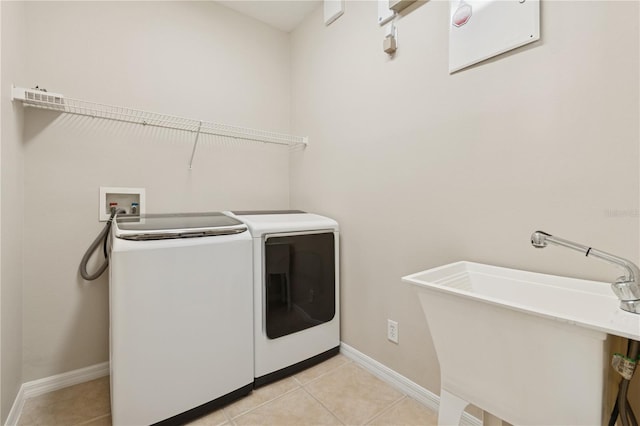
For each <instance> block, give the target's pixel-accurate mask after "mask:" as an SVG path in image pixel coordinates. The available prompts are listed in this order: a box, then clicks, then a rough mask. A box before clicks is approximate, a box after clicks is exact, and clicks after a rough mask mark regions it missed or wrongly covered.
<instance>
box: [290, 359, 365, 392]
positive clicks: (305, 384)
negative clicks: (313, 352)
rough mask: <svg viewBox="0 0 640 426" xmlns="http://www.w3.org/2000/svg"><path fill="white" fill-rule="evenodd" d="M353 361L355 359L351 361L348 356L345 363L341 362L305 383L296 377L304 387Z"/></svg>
mask: <svg viewBox="0 0 640 426" xmlns="http://www.w3.org/2000/svg"><path fill="white" fill-rule="evenodd" d="M345 358H347V357H345ZM352 362H353V361H351V360H350V359H349V358H347V362H345V363H343V364H340V365H338V366H337V367H334V368H332V369H331V370H329V371H325V372H324V373H322V374H321V375H319V376H318V377H316V378H313V379H311V380H309V381H307V382H305V383H302V382H300V381H299V380H298V379H296V381H298V383H300V386H303V387H304V386H307V385H309V384H311V383H314V382H317V381H318V380H320V379H322V378H323V377H325V376H327V375H328V374H330V373H333V372H334V371H336V370H337V369H339V368H342V367H344V366H346V365H347V364H350V363H352ZM294 378H295V377H294Z"/></svg>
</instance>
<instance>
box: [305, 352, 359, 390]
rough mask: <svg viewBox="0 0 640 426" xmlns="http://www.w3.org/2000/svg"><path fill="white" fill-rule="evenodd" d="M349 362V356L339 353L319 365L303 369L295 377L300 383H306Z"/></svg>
mask: <svg viewBox="0 0 640 426" xmlns="http://www.w3.org/2000/svg"><path fill="white" fill-rule="evenodd" d="M348 362H351V360H350V359H349V358H347V357H346V356H344V355H341V354H338V355H336V356H334V357H332V358H329V359H328V360H326V361H324V362H322V363H320V364H318V365H315V366H313V367H311V368H308V369H306V370H304V371H301V372H300V373H298V374H296V375H295V376H293V377H295V378H296V380H297V381H298V382H300V384H303V385H304V384H306V383H309V382H311V381H313V380H315V379H317V378H318V377H320V376H322V375H324V374H327V373H328V372H330V371H331V370H333V369H335V368H338V367H340V366H341V365H344V364H346V363H348Z"/></svg>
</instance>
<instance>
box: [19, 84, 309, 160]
mask: <svg viewBox="0 0 640 426" xmlns="http://www.w3.org/2000/svg"><path fill="white" fill-rule="evenodd" d="M12 100H19V101H22V103H23V105H25V106H30V107H35V108H42V109H48V110H54V111H60V112H63V113H67V114H76V115H82V116H87V117H94V118H103V119H106V120H114V121H120V122H125V123H136V124H141V125H143V126H152V127H161V128H166V129H176V130H183V131H187V132H193V133H196V143H197V137H198V136H199V135H200V134H208V135H216V136H224V137H228V138H234V139H242V140H249V141H256V142H264V143H272V144H278V145H289V146H296V145H307V138H306V137H304V136H292V135H287V134H284V133H276V132H268V131H265V130H258V129H250V128H246V127H238V126H231V125H226V124H218V123H213V122H209V121H199V120H194V119H190V118H184V117H177V116H173V115H167V114H159V113H155V112H149V111H142V110H137V109H133V108H128V107H121V106H114V105H107V104H101V103H97V102H90V101H83V100H80V99H74V98H69V97H66V96H63V95H61V94H57V93H50V92H46V91H43V90H41V89H24V88H19V87H13V88H12ZM194 152H195V145H194ZM192 162H193V158H192Z"/></svg>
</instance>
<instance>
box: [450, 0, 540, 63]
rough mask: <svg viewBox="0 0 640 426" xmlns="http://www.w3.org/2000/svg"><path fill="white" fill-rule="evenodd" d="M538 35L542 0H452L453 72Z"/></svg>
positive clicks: (451, 42) (523, 43)
mask: <svg viewBox="0 0 640 426" xmlns="http://www.w3.org/2000/svg"><path fill="white" fill-rule="evenodd" d="M538 39H540V2H539V0H483V1H478V0H468V1H467V0H451V1H450V13H449V72H450V73H453V72H455V71H458V70H461V69H463V68H466V67H468V66H469V65H473V64H476V63H478V62H481V61H484V60H485V59H489V58H491V57H493V56H496V55H499V54H501V53H504V52H507V51H509V50H511V49H515V48H516V47H520V46H523V45H525V44H528V43H531V42H534V41H536V40H538Z"/></svg>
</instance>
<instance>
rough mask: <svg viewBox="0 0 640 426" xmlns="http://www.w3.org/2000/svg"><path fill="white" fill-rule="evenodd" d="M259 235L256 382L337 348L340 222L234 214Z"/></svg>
mask: <svg viewBox="0 0 640 426" xmlns="http://www.w3.org/2000/svg"><path fill="white" fill-rule="evenodd" d="M228 214H232V215H234V217H236V218H238V219H240V220H241V221H242V222H244V223H245V224H246V225H247V226H248V227H249V231H250V232H251V235H252V237H253V256H254V278H253V281H254V338H255V343H254V345H255V349H254V350H255V360H254V373H255V386H256V387H258V386H261V385H264V384H267V383H269V382H272V381H275V380H278V379H280V378H282V377H285V376H288V375H290V374H293V373H295V372H297V371H300V370H302V369H304V368H307V367H309V366H311V365H313V364H316V363H318V362H321V361H323V360H325V359H327V358H329V357H331V356H333V355H335V354H337V353H338V351H339V347H340V303H339V300H340V286H339V256H338V246H339V244H338V239H339V233H338V223H337V222H336V221H335V220H333V219H329V218H327V217H323V216H319V215H316V214H311V213H305V212H301V211H234V212H230V213H228Z"/></svg>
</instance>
